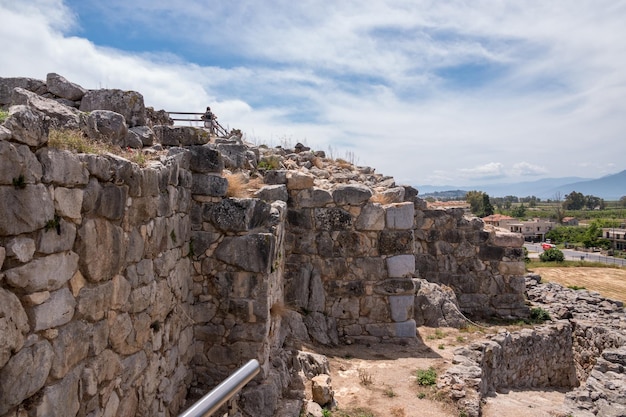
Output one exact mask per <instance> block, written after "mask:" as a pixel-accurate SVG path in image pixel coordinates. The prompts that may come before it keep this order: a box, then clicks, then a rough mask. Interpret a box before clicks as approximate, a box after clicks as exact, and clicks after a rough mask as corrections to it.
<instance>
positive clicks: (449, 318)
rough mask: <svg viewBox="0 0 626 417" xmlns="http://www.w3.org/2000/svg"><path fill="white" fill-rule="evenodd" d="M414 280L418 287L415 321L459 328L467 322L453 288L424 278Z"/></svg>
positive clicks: (421, 324) (433, 325)
mask: <svg viewBox="0 0 626 417" xmlns="http://www.w3.org/2000/svg"><path fill="white" fill-rule="evenodd" d="M413 281H414V282H415V283H416V287H418V291H417V294H416V296H415V322H416V323H417V325H418V326H429V327H457V328H459V327H462V326H463V325H464V324H465V319H464V318H463V316H462V315H461V313H460V312H459V311H460V310H459V304H458V302H457V300H456V295H455V294H454V291H452V289H451V288H449V287H445V286H441V285H439V284H435V283H432V282H428V281H426V280H424V279H414V280H413Z"/></svg>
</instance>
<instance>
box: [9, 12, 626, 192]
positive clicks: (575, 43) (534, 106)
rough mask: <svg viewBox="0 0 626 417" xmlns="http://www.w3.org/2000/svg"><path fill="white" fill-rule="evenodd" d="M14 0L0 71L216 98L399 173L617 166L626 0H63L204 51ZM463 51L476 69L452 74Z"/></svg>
mask: <svg viewBox="0 0 626 417" xmlns="http://www.w3.org/2000/svg"><path fill="white" fill-rule="evenodd" d="M22 3H23V2H17V3H16V2H14V1H12V0H0V36H1V37H2V39H4V40H5V42H3V51H2V54H3V57H4V58H3V59H2V60H0V76H30V77H35V78H40V79H43V78H45V75H46V73H48V72H57V73H59V74H61V75H63V76H65V77H66V78H68V79H70V80H71V81H74V82H77V83H79V84H81V85H83V86H84V87H86V88H100V87H109V88H122V89H132V90H136V91H139V92H141V93H142V94H143V95H144V97H145V101H146V104H147V105H151V106H154V107H157V108H165V109H168V110H179V111H186V110H194V109H198V111H201V110H202V109H204V107H206V106H207V105H211V107H212V108H213V109H214V110H215V111H216V112H217V114H218V116H219V117H220V122H222V123H223V124H227V125H229V126H230V127H238V128H242V129H243V130H244V132H246V134H247V136H248V137H250V138H254V140H256V141H258V142H266V143H272V142H274V143H276V142H277V141H279V140H280V138H285V137H287V138H292V139H293V141H294V142H296V141H305V140H306V141H307V142H308V145H309V146H312V147H313V148H315V149H322V150H326V149H328V147H329V146H332V147H333V149H336V150H337V152H338V153H340V154H342V153H343V152H344V150H348V151H353V152H354V153H355V154H356V155H357V156H358V158H359V160H360V163H362V164H367V165H371V166H374V167H375V168H376V169H377V172H381V173H384V174H388V175H393V176H394V177H395V178H396V180H397V181H398V182H402V183H411V184H416V185H419V184H425V183H448V184H454V183H457V184H458V183H465V181H466V180H467V181H479V180H482V179H489V178H491V179H494V178H502V179H503V180H504V179H505V177H506V176H510V177H521V176H524V175H543V174H544V173H545V172H546V171H545V168H542V167H550V174H551V175H554V176H567V175H579V174H580V172H579V171H580V167H579V164H580V163H582V162H585V161H594V162H597V165H596V166H595V168H594V169H597V170H600V169H607V167H611V165H610V164H611V163H613V164H615V165H614V169H615V170H616V171H618V170H620V169H623V168H624V163H623V162H622V160H621V159H622V158H621V155H624V154H626V141H625V140H624V137H623V132H624V131H626V121H625V120H624V117H623V115H624V114H625V113H626V102H625V101H624V99H623V98H624V97H625V96H626V43H625V42H624V41H623V39H625V38H626V28H625V27H624V25H623V22H624V21H625V20H626V5H625V4H624V3H623V2H615V1H609V0H596V1H590V0H583V1H581V2H577V4H576V7H573V6H572V5H571V4H570V3H569V2H566V1H564V0H563V1H556V2H545V1H540V0H529V1H527V2H523V3H511V2H500V3H494V2H489V1H485V0H483V1H481V0H479V1H475V2H464V1H460V0H459V1H450V2H432V1H427V0H423V1H406V2H397V1H391V0H390V1H376V2H357V1H356V0H353V1H345V2H344V1H342V2H337V3H336V4H332V5H329V4H328V3H327V2H320V1H314V0H309V1H303V2H288V1H287V0H272V1H267V2H253V1H251V0H234V1H232V2H228V3H220V2H209V1H208V0H202V1H200V0H196V1H187V2H185V4H184V5H183V6H180V5H178V4H174V3H172V2H170V1H165V0H136V1H132V2H129V1H122V0H110V1H108V2H101V3H96V2H80V3H78V2H76V1H74V2H73V3H75V4H77V5H80V7H83V8H89V7H97V8H98V11H99V12H100V13H101V18H102V19H103V20H104V21H106V22H107V24H109V25H110V27H111V28H112V29H115V30H116V31H118V32H123V31H124V30H125V29H128V28H129V27H128V26H126V25H127V24H128V22H129V21H130V28H132V29H133V30H134V31H136V32H137V33H139V34H141V33H144V32H145V33H149V34H150V35H151V36H153V37H157V38H158V37H159V36H162V37H163V39H168V40H173V41H178V42H180V43H179V44H180V45H181V50H182V49H184V48H182V47H183V46H184V47H185V48H187V49H189V48H193V49H194V50H199V51H206V57H204V61H202V62H205V63H204V64H203V63H199V61H200V60H196V61H197V62H195V63H194V62H188V61H186V58H185V56H183V55H175V54H178V53H179V51H178V50H171V51H167V50H165V51H164V52H155V51H149V52H148V51H147V52H145V53H133V54H129V53H125V52H122V51H119V50H115V49H111V48H103V47H100V46H97V45H94V44H93V43H91V42H89V41H88V40H86V39H83V38H81V37H80V36H81V33H80V32H76V33H77V36H69V35H67V34H68V33H70V32H71V31H75V28H76V25H77V21H76V19H75V16H74V15H73V12H72V10H69V9H68V8H66V7H64V6H63V4H64V3H63V2H61V0H56V1H55V0H32V1H29V2H26V3H27V4H26V5H24V4H22ZM66 4H71V3H66ZM75 7H78V6H75ZM71 33H74V32H71ZM181 54H182V52H181ZM206 62H209V63H210V64H206ZM465 64H474V65H478V66H479V67H480V66H481V65H482V66H484V68H485V69H486V72H485V73H484V74H483V73H480V71H478V72H477V73H476V74H473V73H471V72H469V71H465V72H463V71H461V70H459V72H457V73H455V72H454V68H455V67H458V66H462V65H465ZM442 68H448V70H447V71H452V72H447V73H446V74H447V75H446V74H444V73H442V72H441V71H440V70H441V69H442ZM450 68H452V69H450ZM479 69H480V68H479ZM491 70H493V71H494V72H493V73H492V72H490V71H491ZM472 77H478V78H479V80H478V81H479V82H477V83H475V84H471V85H466V83H465V80H467V79H469V78H472ZM528 160H530V161H532V162H531V163H528V162H524V161H528ZM485 161H499V162H492V163H489V164H485ZM506 167H510V168H509V169H507V168H506ZM595 172H600V171H594V172H592V173H588V174H587V175H595V174H594V173H595ZM506 179H507V180H509V181H510V180H511V179H512V178H506ZM513 179H514V178H513ZM439 181H441V182H439ZM464 185H465V184H464Z"/></svg>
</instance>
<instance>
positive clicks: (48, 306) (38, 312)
mask: <svg viewBox="0 0 626 417" xmlns="http://www.w3.org/2000/svg"><path fill="white" fill-rule="evenodd" d="M74 307H76V300H75V299H74V297H73V296H72V293H71V292H70V290H68V289H67V288H62V289H60V290H58V291H55V292H53V293H50V298H48V299H47V300H46V301H45V302H44V303H43V304H39V305H36V306H34V307H32V309H31V311H30V312H29V315H31V320H32V322H33V326H34V329H33V330H34V331H36V332H37V331H39V330H46V329H50V328H52V327H58V326H62V325H64V324H66V323H69V321H70V320H72V317H74Z"/></svg>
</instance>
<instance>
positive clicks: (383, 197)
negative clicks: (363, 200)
mask: <svg viewBox="0 0 626 417" xmlns="http://www.w3.org/2000/svg"><path fill="white" fill-rule="evenodd" d="M370 202H372V203H380V204H382V205H383V206H384V205H386V204H391V203H393V198H392V196H390V195H389V194H382V193H375V194H374V195H372V196H371V197H370Z"/></svg>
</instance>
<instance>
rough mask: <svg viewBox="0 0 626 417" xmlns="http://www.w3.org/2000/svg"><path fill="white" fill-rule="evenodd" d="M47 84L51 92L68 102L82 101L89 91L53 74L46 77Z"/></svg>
mask: <svg viewBox="0 0 626 417" xmlns="http://www.w3.org/2000/svg"><path fill="white" fill-rule="evenodd" d="M46 84H47V86H48V91H49V92H51V93H52V94H54V95H55V96H57V97H60V98H64V99H66V100H71V101H76V100H80V99H81V98H83V96H84V95H85V93H87V90H86V89H84V88H83V87H81V86H80V85H78V84H75V83H73V82H70V81H68V80H66V79H65V78H64V77H62V76H60V75H59V74H55V73H53V72H51V73H50V74H48V75H47V76H46Z"/></svg>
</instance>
